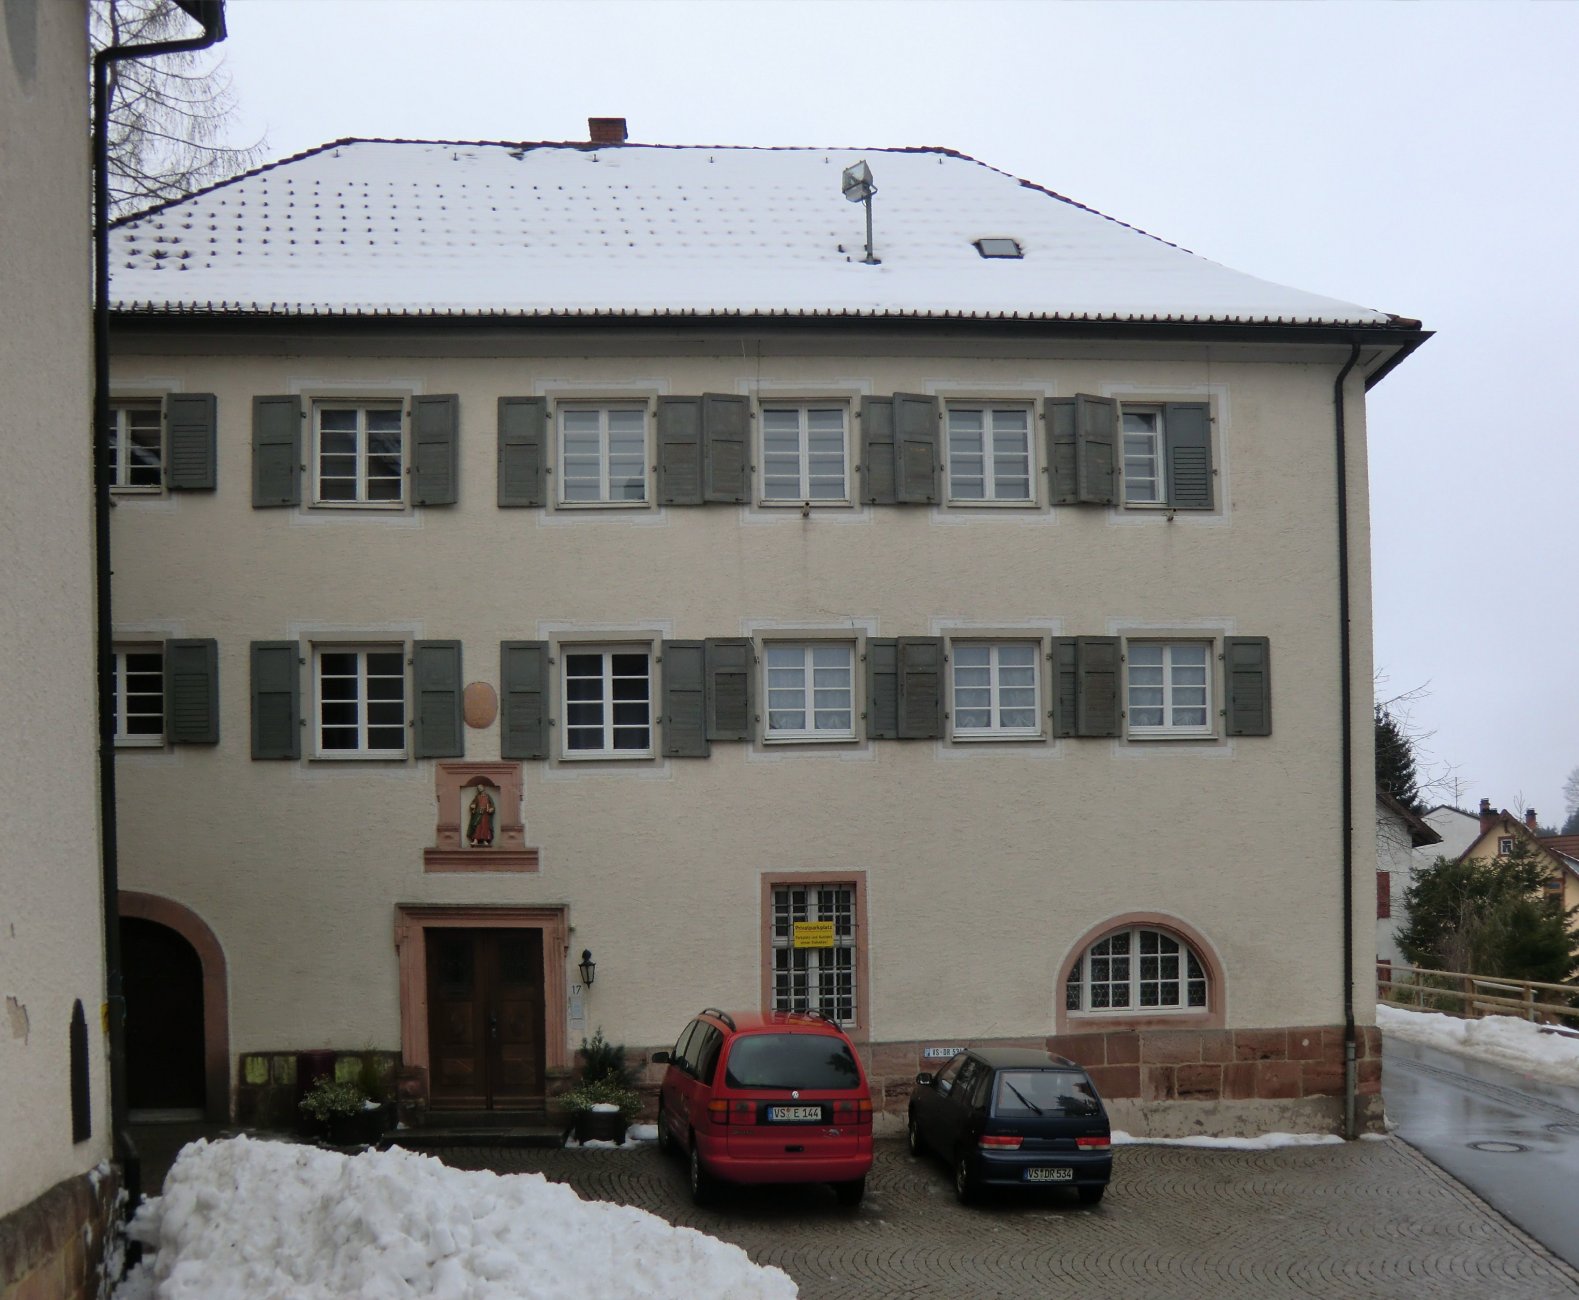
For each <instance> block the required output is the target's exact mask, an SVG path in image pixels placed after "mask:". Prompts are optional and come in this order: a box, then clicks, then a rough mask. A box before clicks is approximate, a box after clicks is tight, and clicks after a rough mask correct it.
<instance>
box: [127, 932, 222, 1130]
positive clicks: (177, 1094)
mask: <svg viewBox="0 0 1579 1300" xmlns="http://www.w3.org/2000/svg"><path fill="white" fill-rule="evenodd" d="M121 970H122V975H123V982H124V988H125V992H126V1101H127V1105H128V1107H129V1108H130V1109H132V1110H142V1111H148V1110H162V1111H189V1110H196V1111H204V1110H206V1109H207V1106H208V1088H207V1082H206V1078H205V1060H204V1046H203V1044H204V1036H203V1030H204V1026H203V963H202V960H201V958H200V957H199V956H198V953H197V949H195V948H194V947H193V946H192V945H191V944H190V943H189V942H187V940H186V939H185V938H184V937H183V936H182V935H181V934H179V933H178V932H177V931H175V930H172V929H171V928H170V927H169V926H166V925H160V924H159V923H158V922H157V921H148V920H143V919H140V918H137V917H129V916H128V917H122V918H121Z"/></svg>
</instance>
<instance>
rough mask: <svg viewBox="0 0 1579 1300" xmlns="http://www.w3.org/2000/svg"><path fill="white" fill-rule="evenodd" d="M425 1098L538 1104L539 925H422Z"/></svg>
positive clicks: (441, 1102) (467, 1106)
mask: <svg viewBox="0 0 1579 1300" xmlns="http://www.w3.org/2000/svg"><path fill="white" fill-rule="evenodd" d="M427 952H428V1059H429V1062H430V1066H431V1072H430V1076H429V1085H428V1087H429V1101H430V1104H431V1105H433V1106H434V1107H435V1108H442V1109H447V1110H511V1111H514V1110H536V1109H540V1108H541V1107H542V1105H543V1071H544V1065H545V1055H544V1044H543V932H542V931H541V930H538V929H520V930H440V929H431V928H430V929H429V930H428V931H427Z"/></svg>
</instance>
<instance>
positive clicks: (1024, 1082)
mask: <svg viewBox="0 0 1579 1300" xmlns="http://www.w3.org/2000/svg"><path fill="white" fill-rule="evenodd" d="M1100 1109H1101V1103H1100V1102H1098V1101H1097V1095H1096V1093H1095V1091H1093V1089H1092V1087H1091V1084H1090V1083H1089V1082H1088V1081H1087V1079H1086V1077H1085V1075H1083V1074H1076V1073H1075V1072H1074V1071H1073V1070H1003V1071H1001V1072H1000V1073H999V1074H998V1087H997V1095H996V1097H995V1098H994V1103H993V1113H994V1114H995V1115H1031V1116H1035V1115H1036V1114H1037V1113H1038V1112H1040V1113H1041V1114H1043V1115H1095V1114H1097V1113H1098V1111H1099V1110H1100Z"/></svg>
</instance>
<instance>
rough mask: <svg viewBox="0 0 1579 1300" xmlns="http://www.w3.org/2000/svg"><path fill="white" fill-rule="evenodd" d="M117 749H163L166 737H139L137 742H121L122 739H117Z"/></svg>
mask: <svg viewBox="0 0 1579 1300" xmlns="http://www.w3.org/2000/svg"><path fill="white" fill-rule="evenodd" d="M115 748H116V749H163V748H164V737H163V736H140V737H138V738H137V739H135V740H121V739H117V740H116V742H115Z"/></svg>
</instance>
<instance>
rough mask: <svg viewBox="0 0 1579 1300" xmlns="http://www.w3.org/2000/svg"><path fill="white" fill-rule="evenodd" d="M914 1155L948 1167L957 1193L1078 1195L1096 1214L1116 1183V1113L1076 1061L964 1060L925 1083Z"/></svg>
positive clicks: (913, 1130)
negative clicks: (930, 1156)
mask: <svg viewBox="0 0 1579 1300" xmlns="http://www.w3.org/2000/svg"><path fill="white" fill-rule="evenodd" d="M908 1132H909V1137H910V1152H911V1154H912V1155H916V1156H920V1155H924V1154H926V1153H927V1152H928V1151H934V1152H936V1153H937V1154H938V1155H940V1156H942V1157H943V1158H944V1159H945V1160H947V1161H948V1164H949V1168H950V1169H951V1170H952V1171H953V1174H954V1190H955V1192H956V1193H958V1195H959V1199H960V1200H961V1201H967V1202H968V1201H972V1200H974V1199H975V1197H976V1193H977V1192H978V1191H979V1190H981V1189H982V1188H984V1187H1017V1188H1027V1187H1070V1188H1073V1189H1074V1190H1075V1192H1076V1193H1077V1194H1078V1195H1079V1197H1080V1199H1081V1200H1082V1201H1084V1202H1085V1203H1086V1204H1087V1205H1094V1204H1096V1202H1098V1201H1100V1200H1101V1199H1102V1194H1103V1192H1105V1191H1106V1190H1107V1185H1108V1180H1109V1179H1110V1178H1111V1177H1112V1174H1113V1135H1112V1129H1111V1128H1110V1127H1109V1125H1108V1117H1107V1111H1106V1110H1105V1109H1104V1108H1103V1106H1102V1099H1101V1098H1100V1097H1099V1096H1097V1090H1096V1088H1095V1086H1094V1085H1093V1084H1092V1082H1091V1078H1090V1076H1089V1075H1087V1074H1086V1072H1085V1071H1084V1070H1083V1069H1081V1067H1080V1066H1078V1065H1076V1064H1075V1063H1074V1062H1073V1061H1070V1060H1067V1059H1065V1058H1064V1057H1062V1056H1054V1055H1053V1054H1052V1053H1050V1052H1039V1051H1035V1050H1033V1049H1029V1048H1023V1047H981V1048H971V1049H970V1050H969V1051H965V1052H961V1053H960V1054H959V1055H958V1056H956V1057H954V1058H953V1060H951V1061H950V1062H949V1063H948V1064H947V1065H945V1066H944V1067H943V1068H942V1069H941V1070H940V1071H938V1073H937V1074H936V1075H932V1074H918V1075H916V1087H915V1091H914V1092H913V1093H911V1095H910V1118H909V1125H908Z"/></svg>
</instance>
